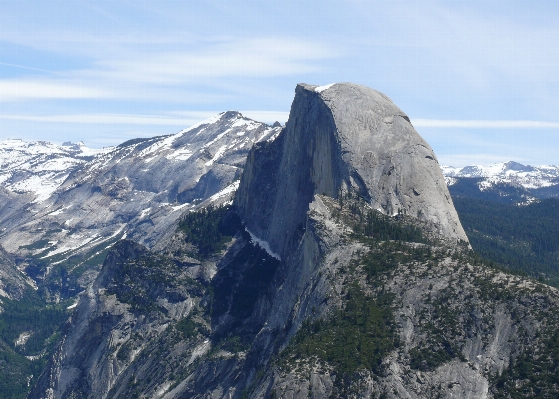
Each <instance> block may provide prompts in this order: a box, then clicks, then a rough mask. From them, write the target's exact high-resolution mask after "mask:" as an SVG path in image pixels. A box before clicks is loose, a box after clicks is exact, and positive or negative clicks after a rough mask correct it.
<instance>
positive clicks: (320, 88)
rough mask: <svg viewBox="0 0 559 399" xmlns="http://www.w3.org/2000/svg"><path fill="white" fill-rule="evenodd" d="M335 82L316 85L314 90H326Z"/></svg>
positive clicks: (319, 91)
mask: <svg viewBox="0 0 559 399" xmlns="http://www.w3.org/2000/svg"><path fill="white" fill-rule="evenodd" d="M334 85H335V83H330V84H329V85H324V86H318V87H315V88H314V91H315V92H317V93H322V92H323V91H324V90H328V89H329V88H330V87H332V86H334Z"/></svg>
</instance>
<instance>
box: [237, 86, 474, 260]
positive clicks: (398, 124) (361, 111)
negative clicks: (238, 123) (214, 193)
mask: <svg viewBox="0 0 559 399" xmlns="http://www.w3.org/2000/svg"><path fill="white" fill-rule="evenodd" d="M353 189H355V190H357V191H358V192H359V194H360V195H361V196H362V197H363V198H365V199H366V201H367V202H368V203H369V204H370V205H371V206H372V207H373V208H374V209H378V210H379V211H381V212H383V213H385V214H388V215H396V214H398V213H405V214H407V215H410V216H413V217H416V218H418V219H419V220H422V221H426V222H429V223H431V224H432V226H433V228H434V229H435V231H437V232H438V233H439V234H441V235H444V236H446V237H449V238H452V239H455V240H464V241H467V240H468V238H467V237H466V234H465V233H464V230H463V229H462V226H461V224H460V221H459V219H458V215H457V213H456V211H455V209H454V206H453V204H452V200H451V198H450V195H449V193H448V189H447V186H446V184H445V181H444V178H443V175H442V173H441V170H440V167H439V165H438V162H437V160H436V157H435V154H434V153H433V150H432V149H431V147H430V146H429V145H428V144H427V143H426V142H425V140H423V139H422V138H421V137H420V136H419V134H417V132H416V131H415V129H414V128H413V126H412V125H411V123H410V122H409V118H408V117H407V116H406V115H405V114H404V113H403V112H402V111H401V110H400V109H399V108H398V107H397V106H396V105H394V104H393V103H392V101H391V100H390V99H389V98H388V97H386V96H385V95H383V94H382V93H379V92H377V91H375V90H373V89H369V88H367V87H364V86H359V85H355V84H351V83H338V84H334V85H330V86H328V87H322V88H321V87H316V86H311V85H307V84H300V85H298V86H297V88H296V90H295V99H294V101H293V105H292V108H291V113H290V116H289V120H288V122H287V124H286V127H285V129H284V130H283V131H282V133H281V134H280V135H279V137H278V138H277V139H276V140H275V141H273V142H269V143H261V144H260V145H257V146H256V147H255V149H254V150H253V151H251V153H250V154H249V157H248V162H247V168H246V170H245V172H244V175H243V179H242V180H241V185H240V187H239V190H238V193H237V197H236V204H237V206H238V207H239V212H240V215H241V217H242V218H243V220H244V221H245V222H246V224H247V228H249V229H250V230H251V231H252V232H253V233H254V234H255V235H256V236H258V237H260V238H262V239H263V240H265V241H267V242H269V243H270V246H271V248H272V250H273V251H275V252H277V253H279V254H280V255H285V254H287V253H289V252H290V251H291V250H292V248H291V247H292V243H290V239H291V237H290V233H292V232H293V231H296V230H297V228H298V227H299V226H300V225H301V223H304V220H305V215H306V211H307V210H308V204H309V203H310V202H311V201H312V198H313V196H314V194H326V195H329V196H331V197H335V198H336V197H337V196H338V195H339V194H340V193H343V192H347V191H348V190H353Z"/></svg>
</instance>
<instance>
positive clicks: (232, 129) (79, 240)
mask: <svg viewBox="0 0 559 399" xmlns="http://www.w3.org/2000/svg"><path fill="white" fill-rule="evenodd" d="M281 129H282V127H280V126H277V127H272V126H269V125H267V124H265V123H260V122H256V121H253V120H251V119H248V118H245V117H244V116H243V115H241V114H240V113H238V112H236V111H228V112H223V113H220V114H218V115H216V116H215V117H213V118H210V119H208V120H206V121H203V122H201V123H199V124H197V125H195V126H192V127H190V128H188V129H184V130H182V131H180V132H178V133H176V134H172V135H165V136H158V137H152V138H140V139H133V140H129V141H127V142H124V143H122V144H120V145H118V146H116V147H110V148H106V149H102V150H98V151H95V150H93V151H91V150H88V149H87V148H86V147H84V146H83V144H77V145H74V144H71V143H65V145H63V146H56V145H54V144H50V143H45V142H37V143H25V142H22V141H15V140H12V141H5V142H3V157H2V158H1V159H2V161H1V162H2V165H6V166H5V167H4V166H3V167H2V172H3V173H4V174H5V176H6V177H5V178H4V180H2V181H1V182H0V245H2V246H3V247H4V248H5V249H6V250H7V251H8V252H10V253H12V254H14V255H15V256H16V257H17V258H18V259H20V261H19V265H20V267H21V268H26V270H28V273H29V274H30V275H32V277H33V278H35V279H36V280H37V281H41V280H43V281H44V280H49V279H50V280H52V278H55V279H57V281H58V283H56V284H55V286H52V287H50V290H51V292H53V293H55V292H59V291H60V290H62V291H64V290H65V288H64V287H65V284H66V286H68V287H70V286H71V287H70V288H71V292H70V291H68V292H67V293H65V294H63V296H68V295H69V296H72V295H74V294H75V293H76V292H79V291H80V290H81V288H79V287H82V288H83V287H85V286H86V285H87V283H88V282H89V281H91V280H92V278H94V276H95V275H96V270H97V268H98V267H100V263H101V262H102V260H103V256H104V253H106V251H107V250H108V249H109V248H110V247H111V246H112V245H113V244H114V243H115V242H116V241H118V240H119V239H122V238H125V237H128V238H130V239H132V240H135V241H137V242H139V243H140V244H143V245H146V246H147V247H149V248H152V247H153V246H154V245H156V244H157V242H159V241H160V240H161V239H162V238H163V237H164V236H165V235H166V234H168V233H169V232H172V231H174V229H173V226H174V225H175V224H176V222H177V220H178V219H179V218H180V217H181V215H183V214H184V213H185V212H187V211H188V210H193V209H197V208H198V207H204V206H206V205H208V204H210V203H213V204H220V203H224V202H227V201H230V200H231V199H232V195H233V194H234V192H235V191H236V189H237V187H238V184H239V178H240V176H241V173H242V170H243V167H244V163H245V161H246V157H247V154H248V151H249V149H250V148H251V147H252V146H253V144H254V143H256V142H259V141H266V140H273V139H274V138H275V137H276V136H277V135H278V134H279V132H280V131H281ZM85 154H87V156H86V155H85ZM18 157H19V158H18ZM45 265H46V266H45ZM63 269H64V270H66V271H68V273H70V274H74V275H75V276H74V277H71V278H70V279H69V280H68V279H67V278H66V277H62V276H58V277H57V276H55V275H53V277H51V275H52V273H57V272H60V270H63ZM80 276H83V277H80ZM59 277H60V279H59ZM77 279H79V281H78V280H77ZM53 284H54V283H53ZM57 284H58V285H57ZM68 284H69V285H68Z"/></svg>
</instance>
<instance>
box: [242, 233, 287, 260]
mask: <svg viewBox="0 0 559 399" xmlns="http://www.w3.org/2000/svg"><path fill="white" fill-rule="evenodd" d="M245 230H246V232H247V233H248V234H250V239H251V240H252V242H253V243H254V244H257V245H258V246H259V247H260V248H262V249H263V250H265V251H266V252H267V253H268V255H270V256H271V257H272V258H276V259H277V260H281V257H280V256H279V255H278V254H276V253H275V252H274V251H272V249H271V248H270V244H269V243H268V242H267V241H264V240H261V239H260V238H258V237H256V236H255V235H254V234H252V232H251V231H250V230H249V229H247V228H246V227H245Z"/></svg>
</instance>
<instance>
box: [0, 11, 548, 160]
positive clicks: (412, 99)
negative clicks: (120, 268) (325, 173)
mask: <svg viewBox="0 0 559 399" xmlns="http://www.w3.org/2000/svg"><path fill="white" fill-rule="evenodd" d="M343 81H346V82H355V83H359V84H363V85H366V86H369V87H372V88H375V89H377V90H379V91H382V92H383V93H385V94H386V95H388V96H389V97H390V98H391V99H392V100H393V101H394V102H395V103H396V105H398V106H399V107H400V108H401V109H402V110H403V111H404V112H406V113H407V114H408V115H409V116H410V118H411V120H412V123H413V124H414V126H415V127H416V130H417V131H418V132H419V133H420V134H421V135H422V136H423V137H424V138H425V139H426V140H427V141H428V142H429V143H430V144H431V146H432V147H433V149H434V150H435V153H436V154H437V156H438V158H439V161H440V162H441V163H444V164H449V165H454V166H461V165H467V164H473V163H492V162H500V161H508V160H515V161H517V162H521V163H528V164H559V2H557V1H556V0H553V1H546V0H538V1H532V2H528V1H514V0H499V1H495V0H483V1H474V0H471V1H458V0H453V1H422V0H414V1H397V0H389V1H373V0H368V1H349V0H348V1H346V0H336V1H328V0H321V1H301V0H298V1H291V0H285V1H279V0H278V1H263V0H260V1H248V0H247V1H244V0H238V1H231V0H229V1H137V0H136V1H118V0H112V1H79V0H72V1H55V0H51V1H21V0H19V1H15V0H14V1H7V0H0V139H6V138H21V139H24V140H48V141H52V142H55V143H62V142H63V141H67V140H71V141H80V140H82V141H84V142H85V143H86V145H88V146H90V147H94V148H95V147H101V146H107V145H114V144H118V143H121V142H123V141H125V140H128V139H130V138H135V137H149V136H155V135H163V134H170V133H175V132H177V131H178V130H180V129H182V128H184V127H187V126H189V125H191V124H194V123H196V122H198V121H200V120H203V119H205V118H207V117H209V116H211V115H213V114H215V113H217V112H220V111H225V110H239V111H241V112H243V113H244V114H246V115H247V116H249V117H252V118H254V119H257V120H261V121H264V122H274V121H275V120H280V121H281V122H285V120H286V119H287V115H288V112H289V108H290V105H291V101H292V100H293V94H294V88H295V85H296V84H297V83H298V82H306V83H311V84H317V85H324V84H328V83H333V82H343Z"/></svg>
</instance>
